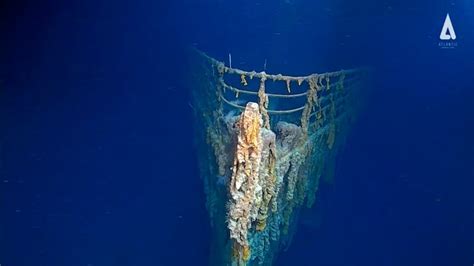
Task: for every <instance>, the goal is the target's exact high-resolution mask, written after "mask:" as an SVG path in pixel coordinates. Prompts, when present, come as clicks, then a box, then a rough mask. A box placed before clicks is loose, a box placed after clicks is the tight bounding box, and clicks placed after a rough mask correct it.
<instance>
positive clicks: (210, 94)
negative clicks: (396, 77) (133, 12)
mask: <svg viewBox="0 0 474 266" xmlns="http://www.w3.org/2000/svg"><path fill="white" fill-rule="evenodd" d="M191 59H192V60H191V66H192V71H191V75H192V77H191V79H190V81H191V86H192V92H193V107H194V108H193V109H194V110H195V114H196V130H197V136H198V137H197V139H196V144H197V148H198V154H199V164H200V170H201V177H202V179H203V181H204V189H205V193H206V197H207V202H206V207H207V209H208V212H209V217H210V221H211V226H212V234H213V236H212V245H211V261H210V264H211V265H238V266H241V265H272V262H273V261H274V259H275V258H276V255H277V253H278V251H279V250H280V249H281V248H283V247H285V246H286V245H288V244H289V242H290V240H291V237H292V235H293V233H294V231H295V230H294V229H295V223H294V222H295V219H296V217H297V215H298V210H299V209H300V208H301V207H308V208H310V207H311V206H312V205H313V204H314V202H315V199H316V196H317V191H318V187H319V182H320V180H321V178H322V177H324V179H331V177H328V176H327V175H331V174H332V173H333V172H334V169H332V168H333V167H334V160H335V155H336V153H337V151H338V149H339V148H340V147H341V145H342V144H343V143H344V139H345V136H346V134H347V129H348V126H349V125H350V124H351V122H352V121H353V118H354V117H355V115H356V112H357V110H358V109H359V108H358V107H359V105H360V100H361V91H362V89H363V88H364V86H363V85H364V83H363V80H364V77H365V74H366V73H365V71H362V70H342V71H337V72H331V73H323V74H311V75H308V76H301V77H293V76H284V75H281V74H278V75H271V74H267V73H265V72H255V71H251V72H248V71H243V70H240V69H236V68H231V67H228V66H225V64H224V63H222V62H219V61H217V60H215V59H213V58H210V57H208V56H207V55H205V54H203V53H201V52H198V51H194V52H193V55H192V56H191ZM279 83H281V84H279ZM279 85H282V87H283V89H280V90H278V88H277V87H278V86H279ZM272 87H274V88H275V89H274V90H273V89H272ZM290 102H295V104H293V105H291V104H290ZM270 107H271V108H270ZM325 175H326V176H325Z"/></svg>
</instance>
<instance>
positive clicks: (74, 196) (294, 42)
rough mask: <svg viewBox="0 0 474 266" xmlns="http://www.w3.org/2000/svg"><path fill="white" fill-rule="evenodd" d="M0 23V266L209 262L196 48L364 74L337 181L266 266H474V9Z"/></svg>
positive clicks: (236, 59) (143, 15)
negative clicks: (451, 37) (449, 44)
mask: <svg viewBox="0 0 474 266" xmlns="http://www.w3.org/2000/svg"><path fill="white" fill-rule="evenodd" d="M0 10H1V11H0V12H1V18H2V23H1V25H0V27H1V30H2V42H1V44H0V46H1V56H0V67H1V68H0V71H1V72H0V108H1V112H0V116H1V117H0V119H1V120H0V122H1V127H0V156H1V158H0V159H1V160H0V213H1V214H0V264H1V265H2V266H23V265H25V266H29V265H35V266H38V265H44V266H63V265H64V266H66V265H68V266H76V265H78V266H79V265H84V266H101V265H104V266H113V265H117V266H128V265H130V266H132V265H207V263H208V258H209V242H210V238H209V236H210V230H211V229H210V224H209V219H208V215H207V211H206V209H205V195H204V191H203V184H202V182H201V180H200V178H199V171H198V165H197V156H198V154H197V153H196V149H195V146H194V127H193V116H192V111H193V110H192V108H193V106H192V105H191V104H190V95H191V90H192V89H193V88H192V87H191V86H188V85H187V84H188V83H187V82H186V78H187V77H188V73H187V71H189V66H188V58H187V56H186V49H188V48H189V47H196V48H198V49H200V50H202V51H204V52H206V53H208V54H209V55H211V56H213V57H215V58H217V59H219V60H222V61H227V58H228V54H229V53H231V54H232V60H233V66H235V67H239V68H243V69H248V70H252V69H256V70H261V69H262V67H263V64H264V62H265V60H266V61H267V64H266V66H267V72H272V73H285V74H294V75H298V74H309V73H312V72H327V71H334V70H339V69H348V68H353V67H359V66H366V67H370V68H371V69H372V82H371V87H372V90H371V94H370V97H369V99H367V103H366V107H365V110H364V112H363V113H362V114H361V115H360V117H359V119H358V122H357V123H356V124H355V126H354V128H353V129H352V131H351V133H350V135H349V138H348V141H347V143H346V146H345V148H344V150H343V152H341V153H340V154H339V157H338V161H337V170H336V176H335V180H334V183H333V184H330V185H324V186H321V188H320V192H321V193H320V194H319V196H318V199H317V203H316V205H317V207H316V209H317V211H312V212H306V213H304V214H303V215H302V217H301V219H300V221H299V225H298V231H297V233H296V235H295V238H294V239H293V242H292V244H291V246H290V247H289V248H288V250H286V251H284V252H281V253H280V256H279V258H278V261H277V263H276V265H345V266H347V265H417V266H418V265H472V264H474V194H473V193H472V190H473V188H474V2H473V1H469V0H458V1H437V0H432V1H408V0H405V1H395V0H391V1H375V0H372V1H369V0H366V1H340V0H336V1H329V0H324V1H308V0H306V1H302V0H282V1H277V0H273V1H270V0H253V1H248V0H244V1H224V0H213V1H210V0H202V1H196V0H195V1H190V0H187V1H169V2H165V1H134V2H131V1H89V0H85V1H41V2H38V1H9V2H3V3H2V4H1V8H0ZM447 13H449V14H450V17H451V20H452V23H453V26H454V28H455V30H456V35H457V39H456V42H457V46H456V47H455V48H452V49H444V48H441V47H440V46H439V42H440V40H439V34H440V31H441V28H442V26H443V22H444V19H445V17H446V14H447Z"/></svg>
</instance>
